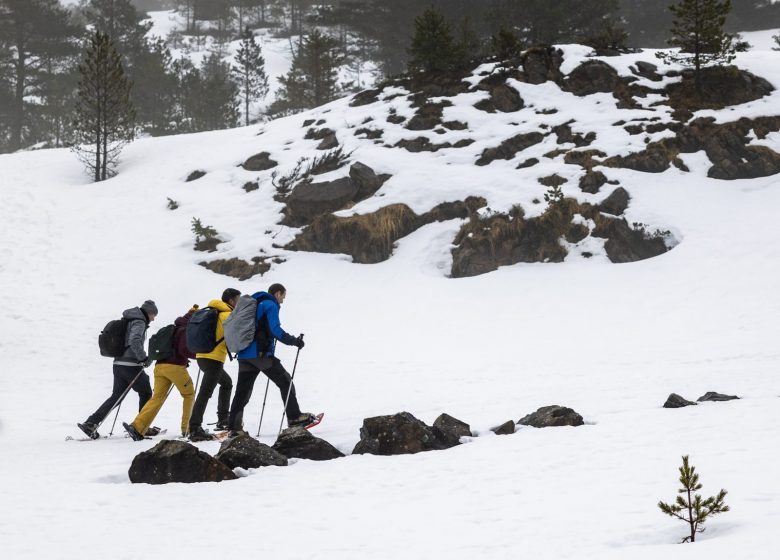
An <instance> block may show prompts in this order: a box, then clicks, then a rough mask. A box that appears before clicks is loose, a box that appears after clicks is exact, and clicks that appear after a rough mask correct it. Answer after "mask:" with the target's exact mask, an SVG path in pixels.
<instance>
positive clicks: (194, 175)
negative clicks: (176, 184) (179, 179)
mask: <svg viewBox="0 0 780 560" xmlns="http://www.w3.org/2000/svg"><path fill="white" fill-rule="evenodd" d="M204 175H206V172H205V171H201V170H200V169H198V170H197V171H193V172H192V173H190V174H189V175H187V179H185V182H186V183H189V182H190V181H197V180H198V179H200V178H201V177H203V176H204Z"/></svg>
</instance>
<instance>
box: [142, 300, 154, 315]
mask: <svg viewBox="0 0 780 560" xmlns="http://www.w3.org/2000/svg"><path fill="white" fill-rule="evenodd" d="M141 311H143V312H145V313H146V314H147V315H157V306H156V305H155V304H154V302H153V301H152V300H150V299H147V300H146V301H145V302H144V303H143V305H142V306H141Z"/></svg>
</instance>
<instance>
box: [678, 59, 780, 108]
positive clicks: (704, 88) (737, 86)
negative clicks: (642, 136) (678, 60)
mask: <svg viewBox="0 0 780 560" xmlns="http://www.w3.org/2000/svg"><path fill="white" fill-rule="evenodd" d="M774 90H775V88H774V87H773V86H772V84H770V83H769V82H768V81H766V80H765V79H764V78H761V77H759V76H756V75H755V74H751V73H750V72H747V71H746V70H740V69H739V68H737V67H735V66H727V67H717V66H715V67H709V68H703V69H702V70H701V71H700V74H699V87H698V88H697V87H696V79H695V77H694V73H693V71H692V70H689V71H684V72H683V73H682V80H681V81H679V82H675V83H671V84H669V85H668V86H666V94H667V95H668V96H669V105H671V106H672V107H673V108H674V109H676V110H678V111H680V112H683V113H688V114H690V112H692V111H699V110H701V109H723V108H724V107H729V106H732V105H741V104H742V103H749V102H750V101H755V100H757V99H761V98H763V97H766V96H767V95H769V94H770V93H772V92H773V91H774Z"/></svg>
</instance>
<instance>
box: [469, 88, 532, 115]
mask: <svg viewBox="0 0 780 560" xmlns="http://www.w3.org/2000/svg"><path fill="white" fill-rule="evenodd" d="M489 91H490V97H488V98H487V99H483V100H482V101H480V102H479V103H477V104H476V105H474V107H476V108H477V109H479V110H480V111H486V112H488V113H495V112H496V111H500V112H502V113H514V112H515V111H519V110H520V109H522V108H523V107H525V104H524V103H523V98H522V97H520V94H519V93H517V90H516V89H514V88H513V87H510V86H508V85H506V84H503V83H502V84H497V85H494V86H492V87H491V88H490V89H489Z"/></svg>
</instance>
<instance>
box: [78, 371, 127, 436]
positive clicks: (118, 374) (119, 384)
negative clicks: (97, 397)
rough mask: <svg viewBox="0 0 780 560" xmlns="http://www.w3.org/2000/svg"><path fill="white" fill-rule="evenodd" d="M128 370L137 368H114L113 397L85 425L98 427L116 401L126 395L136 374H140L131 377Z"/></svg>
mask: <svg viewBox="0 0 780 560" xmlns="http://www.w3.org/2000/svg"><path fill="white" fill-rule="evenodd" d="M128 369H132V370H135V368H128V367H125V366H116V365H115V366H114V387H113V390H112V392H111V396H110V397H108V398H107V399H106V400H105V402H104V403H103V404H101V405H100V406H99V407H98V409H97V410H96V411H95V412H93V413H92V414H91V415H90V417H89V418H87V420H86V422H85V424H89V425H93V426H97V425H98V424H100V423H101V422H102V421H103V420H104V419H105V418H106V416H107V415H108V413H109V412H110V411H111V408H112V407H113V406H114V405H115V404H116V401H117V400H118V399H119V397H121V396H122V393H124V391H125V389H127V386H128V385H129V384H130V382H131V381H132V380H133V378H134V377H135V373H138V372H137V371H135V373H133V374H132V375H129V373H128V371H127V370H128Z"/></svg>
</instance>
